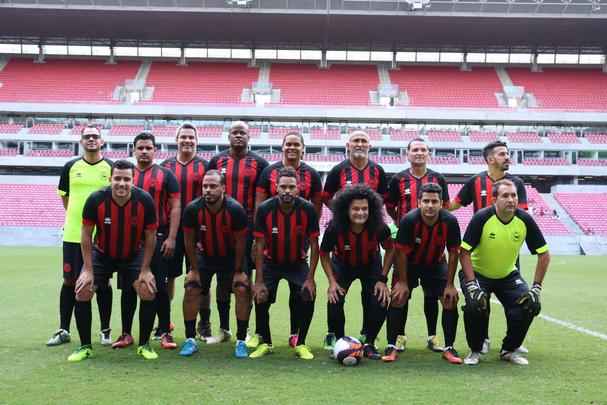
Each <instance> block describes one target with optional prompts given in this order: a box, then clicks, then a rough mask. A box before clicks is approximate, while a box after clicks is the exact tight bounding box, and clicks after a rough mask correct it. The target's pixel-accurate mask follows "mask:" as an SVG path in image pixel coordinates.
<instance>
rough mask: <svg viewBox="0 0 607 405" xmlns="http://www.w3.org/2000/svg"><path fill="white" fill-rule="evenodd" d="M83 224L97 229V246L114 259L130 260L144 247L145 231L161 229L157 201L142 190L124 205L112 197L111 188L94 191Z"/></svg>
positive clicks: (138, 189)
mask: <svg viewBox="0 0 607 405" xmlns="http://www.w3.org/2000/svg"><path fill="white" fill-rule="evenodd" d="M82 223H83V224H85V225H94V226H95V228H96V234H95V247H96V248H97V249H98V250H100V251H101V252H103V253H104V254H105V255H106V256H107V257H109V258H111V259H114V260H129V259H131V258H132V257H133V256H134V255H135V253H136V252H137V250H138V249H140V248H141V247H142V242H143V236H144V231H145V230H150V229H151V230H154V229H156V228H157V227H158V224H157V222H156V207H154V201H153V200H152V197H151V196H150V195H149V194H148V193H147V192H145V191H143V190H142V189H140V188H139V187H133V188H132V189H131V198H130V199H129V201H128V202H127V203H126V204H125V205H123V206H119V205H118V204H116V202H115V201H114V199H113V198H112V189H111V187H106V188H103V189H101V190H99V191H95V192H94V193H93V194H91V195H90V197H89V198H88V199H87V200H86V203H85V205H84V211H83V213H82Z"/></svg>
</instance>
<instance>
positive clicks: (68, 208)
mask: <svg viewBox="0 0 607 405" xmlns="http://www.w3.org/2000/svg"><path fill="white" fill-rule="evenodd" d="M80 146H81V147H82V149H84V153H83V155H82V156H81V157H78V158H76V159H73V160H70V161H69V162H67V163H66V164H65V166H64V167H63V170H62V171H61V177H60V179H59V187H58V190H57V191H58V193H59V195H60V196H61V201H62V202H63V208H65V224H64V226H63V285H62V286H61V293H60V295H59V318H60V325H59V329H58V330H57V331H56V332H55V333H54V334H53V336H51V338H50V339H49V340H48V342H46V344H47V346H57V345H60V344H63V343H67V342H69V341H70V339H71V337H70V323H71V322H72V312H74V305H75V303H76V295H75V292H74V286H75V284H76V280H77V279H78V276H79V275H80V271H81V269H82V264H83V263H82V251H81V249H80V230H81V228H82V208H83V207H84V203H85V201H86V199H87V198H88V197H89V195H90V194H91V193H92V192H94V191H97V190H99V189H100V188H102V187H105V186H107V185H108V184H109V182H110V170H111V167H112V162H111V161H109V160H108V159H105V158H104V157H103V156H102V155H101V147H102V146H103V139H102V138H101V131H100V130H99V128H97V127H96V126H95V125H87V126H86V127H84V128H83V129H82V132H81V136H80ZM97 305H98V307H99V319H100V320H101V332H100V337H101V344H103V345H110V344H112V337H111V330H110V317H111V315H112V287H111V285H110V284H108V286H107V288H104V289H102V290H101V291H99V292H98V293H97ZM88 308H89V309H88V310H89V311H90V305H89V307H88Z"/></svg>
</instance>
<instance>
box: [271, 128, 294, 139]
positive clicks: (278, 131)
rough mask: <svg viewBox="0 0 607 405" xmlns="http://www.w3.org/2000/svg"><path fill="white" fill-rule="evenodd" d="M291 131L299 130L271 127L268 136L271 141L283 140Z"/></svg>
mask: <svg viewBox="0 0 607 405" xmlns="http://www.w3.org/2000/svg"><path fill="white" fill-rule="evenodd" d="M291 130H296V131H297V130H298V128H290V127H270V130H269V131H268V136H269V137H270V139H282V138H284V136H285V135H286V134H287V132H289V131H291Z"/></svg>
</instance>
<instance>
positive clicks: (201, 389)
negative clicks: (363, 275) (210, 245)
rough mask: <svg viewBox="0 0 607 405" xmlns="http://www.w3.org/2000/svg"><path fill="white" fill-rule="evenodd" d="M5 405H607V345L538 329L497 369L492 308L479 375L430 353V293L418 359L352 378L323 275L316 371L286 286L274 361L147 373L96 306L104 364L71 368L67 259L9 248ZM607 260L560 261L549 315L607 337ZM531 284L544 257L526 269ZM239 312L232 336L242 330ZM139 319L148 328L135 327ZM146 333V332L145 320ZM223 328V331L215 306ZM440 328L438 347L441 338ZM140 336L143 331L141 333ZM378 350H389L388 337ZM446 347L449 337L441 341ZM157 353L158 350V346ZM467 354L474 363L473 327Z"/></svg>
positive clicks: (191, 365)
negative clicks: (337, 350) (61, 297)
mask: <svg viewBox="0 0 607 405" xmlns="http://www.w3.org/2000/svg"><path fill="white" fill-rule="evenodd" d="M0 255H1V257H2V265H1V270H0V273H1V278H0V280H1V283H0V289H1V291H2V293H1V294H0V308H1V310H0V325H1V327H2V335H1V336H0V404H4V403H7V404H32V403H44V404H48V403H57V404H81V403H87V404H88V403H103V404H111V403H120V404H123V403H145V404H147V405H151V404H168V403H172V404H181V403H184V404H185V403H189V404H193V403H247V404H262V403H268V404H270V403H271V404H297V403H322V404H328V403H347V404H350V403H361V404H375V403H385V404H398V403H407V404H412V403H413V404H416V403H420V404H444V403H467V404H474V403H479V404H480V403H482V404H493V403H496V404H535V403H543V404H607V341H605V340H601V339H600V338H598V337H593V336H589V335H586V334H583V333H580V332H577V331H574V330H571V329H567V328H565V327H563V326H560V325H557V324H554V323H552V322H548V321H547V320H544V319H537V320H536V321H535V322H534V324H533V325H532V327H531V331H530V333H529V335H528V337H527V340H526V342H525V345H526V346H527V347H528V348H529V350H530V354H529V360H530V365H529V366H528V367H517V366H514V365H511V364H508V363H505V362H501V361H499V360H498V353H497V351H498V349H499V343H500V342H501V339H502V337H503V333H504V331H505V323H504V315H503V312H502V311H501V307H499V306H498V305H493V306H492V309H493V311H492V319H491V329H490V333H491V339H492V343H493V348H492V350H491V353H489V354H488V355H487V356H486V357H485V358H484V361H483V362H481V365H480V366H478V367H469V366H453V365H450V364H447V363H446V362H445V361H444V360H442V359H441V358H440V355H439V354H436V353H432V352H430V351H428V350H427V349H426V348H425V337H426V327H425V321H424V317H423V310H422V305H421V304H422V301H423V300H422V299H421V291H419V290H416V291H415V293H414V295H413V300H412V304H411V308H410V310H409V322H408V324H407V335H408V337H409V344H408V349H407V351H406V352H405V353H403V354H402V355H401V357H400V359H399V361H397V362H396V363H393V364H382V363H381V362H373V361H364V362H363V363H362V364H361V365H360V366H359V367H355V368H345V367H341V366H339V365H338V364H336V362H334V361H332V360H330V359H329V358H328V357H327V355H326V354H325V353H324V352H323V351H322V349H321V342H322V338H323V336H324V332H325V328H326V326H325V325H326V305H325V297H326V295H325V291H326V281H325V277H324V274H323V273H322V270H320V269H319V271H318V272H317V278H316V280H317V283H318V291H319V298H318V299H317V306H316V312H315V316H314V320H313V323H312V328H311V331H310V336H309V341H308V343H309V344H310V345H311V346H312V349H313V350H314V352H315V354H316V358H315V359H314V360H313V361H309V362H306V361H302V360H298V359H296V358H295V356H294V354H293V352H292V350H291V349H290V348H289V347H288V346H287V336H288V310H287V294H288V289H287V288H286V285H284V284H283V285H282V286H281V290H280V295H279V298H278V303H277V304H276V305H274V306H273V307H272V310H271V327H272V331H273V337H274V344H275V353H274V354H273V355H271V356H268V357H266V358H262V359H258V360H251V359H244V360H237V359H235V358H233V357H232V350H233V345H232V344H227V343H226V344H221V345H214V346H205V345H204V344H202V345H201V350H200V352H199V353H198V354H197V355H195V356H194V357H192V358H187V359H184V358H180V357H179V356H178V354H177V352H176V351H172V352H169V351H162V350H160V349H158V351H159V354H160V359H159V360H157V361H153V362H145V361H144V360H143V359H141V358H139V357H137V356H136V354H135V349H134V348H129V349H125V350H121V351H115V350H112V349H110V348H106V347H102V346H100V345H99V344H98V337H97V333H96V332H98V329H99V322H98V319H97V315H96V314H95V313H96V311H97V308H96V304H94V305H93V314H94V318H93V336H94V353H95V357H94V358H93V359H90V360H88V361H84V362H82V363H78V364H69V363H68V362H67V361H66V358H67V356H68V355H69V353H70V352H71V351H72V350H74V349H75V348H76V346H77V342H78V338H77V333H76V328H75V324H74V321H72V333H73V340H72V343H70V344H67V345H63V346H60V347H54V348H47V347H46V346H45V342H46V340H47V339H48V337H49V336H50V334H51V333H52V332H53V331H54V330H55V329H56V328H57V324H58V320H57V319H58V314H57V311H58V292H59V286H60V269H61V265H60V259H61V256H60V249H59V248H52V249H51V248H1V249H0ZM603 260H605V258H601V257H553V260H552V265H551V268H550V271H549V273H548V275H547V277H546V281H545V284H544V292H543V314H546V315H550V316H551V317H553V318H557V319H560V320H564V321H568V322H571V323H573V324H575V325H577V326H580V327H583V328H587V329H590V330H593V331H596V332H599V333H602V334H607V299H606V297H607V287H606V285H607V266H605V262H604V261H603ZM522 263H523V268H524V274H525V276H526V278H527V279H529V278H530V275H531V273H532V271H533V269H534V266H535V258H532V257H524V258H523V261H522ZM181 297H182V291H180V289H178V293H177V297H176V299H175V301H174V302H173V307H172V310H173V311H172V313H173V320H174V321H175V324H176V325H177V328H176V331H175V334H174V335H175V337H176V339H177V341H178V343H181V342H182V341H183V338H184V337H183V324H182V315H181ZM233 308H234V305H232V313H231V321H232V329H233V330H234V329H235V321H234V315H233ZM346 317H347V324H346V328H347V333H349V334H352V335H354V336H356V335H357V333H358V329H359V327H360V295H359V286H358V283H356V284H355V286H354V287H353V288H352V290H351V291H350V293H349V295H348V304H347V313H346ZM136 319H137V318H136ZM135 324H137V321H135ZM213 325H214V327H215V328H216V327H217V325H218V321H217V313H216V310H215V306H214V304H213ZM112 326H113V336H114V337H115V336H117V334H118V333H119V332H120V311H119V293H118V292H117V290H114V314H113V318H112ZM440 330H441V329H440V320H439V328H438V331H439V336H440V335H441V332H440ZM134 334H135V336H137V327H136V326H135V330H134ZM380 337H381V339H380V341H379V346H380V349H383V346H384V344H385V342H386V340H385V331H384V330H382V332H381V334H380ZM441 340H442V336H441ZM154 345H156V343H154ZM456 348H457V349H458V350H459V351H460V354H462V355H465V354H466V353H467V347H466V344H465V337H464V332H463V324H462V319H461V314H460V324H459V328H458V337H457V345H456Z"/></svg>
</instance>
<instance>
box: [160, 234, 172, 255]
mask: <svg viewBox="0 0 607 405" xmlns="http://www.w3.org/2000/svg"><path fill="white" fill-rule="evenodd" d="M160 253H162V255H163V256H164V257H172V256H173V254H174V253H175V239H170V238H167V239H166V240H165V241H164V242H162V246H161V247H160Z"/></svg>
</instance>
